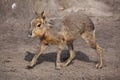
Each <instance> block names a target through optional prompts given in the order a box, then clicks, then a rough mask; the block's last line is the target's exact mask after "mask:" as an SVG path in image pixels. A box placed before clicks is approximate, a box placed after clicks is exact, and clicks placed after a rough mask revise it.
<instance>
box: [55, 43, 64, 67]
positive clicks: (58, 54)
mask: <svg viewBox="0 0 120 80" xmlns="http://www.w3.org/2000/svg"><path fill="white" fill-rule="evenodd" d="M62 49H63V46H62V45H58V51H57V59H56V69H61V67H62V66H61V65H62V63H61V61H60V58H61V53H62Z"/></svg>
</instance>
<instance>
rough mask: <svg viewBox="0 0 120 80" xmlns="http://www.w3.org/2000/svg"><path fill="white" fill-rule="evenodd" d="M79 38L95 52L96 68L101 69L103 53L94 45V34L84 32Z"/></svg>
mask: <svg viewBox="0 0 120 80" xmlns="http://www.w3.org/2000/svg"><path fill="white" fill-rule="evenodd" d="M81 36H82V38H83V39H84V40H85V42H86V43H87V44H88V45H89V46H90V47H91V48H93V49H95V50H96V51H97V54H98V63H97V64H96V68H102V67H103V60H102V54H103V51H102V48H101V47H100V46H99V45H98V44H97V43H96V38H95V33H94V32H84V33H83V34H82V35H81Z"/></svg>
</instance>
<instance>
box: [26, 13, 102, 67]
mask: <svg viewBox="0 0 120 80" xmlns="http://www.w3.org/2000/svg"><path fill="white" fill-rule="evenodd" d="M29 34H30V37H39V38H40V42H41V44H40V48H39V51H38V53H36V54H35V56H34V57H33V59H32V61H31V62H30V64H29V65H28V66H27V67H28V68H32V67H33V66H35V64H36V61H37V59H38V57H39V56H40V55H41V54H42V53H43V52H44V50H45V49H46V47H48V45H57V47H58V50H57V58H56V69H61V68H63V67H66V66H67V65H68V64H69V63H70V62H71V61H72V60H73V59H74V57H75V51H74V46H73V42H74V40H76V39H77V38H79V37H82V39H83V40H85V42H86V43H87V44H88V46H90V47H91V48H93V49H95V50H96V51H97V54H98V63H97V64H96V68H102V67H103V60H102V53H103V51H102V48H101V47H100V46H99V45H98V44H97V42H96V37H95V27H94V24H93V22H92V20H91V19H90V18H89V17H88V16H87V15H85V14H83V13H80V12H73V13H70V14H68V15H66V16H64V17H63V18H60V19H58V18H56V19H51V20H49V21H47V20H46V16H45V12H44V11H43V12H42V13H41V14H40V15H38V16H37V17H36V18H34V19H33V20H32V21H31V28H30V33H29ZM64 45H67V47H68V49H69V53H70V57H69V58H68V59H67V60H66V61H65V62H61V60H60V58H61V52H62V50H63V46H64ZM93 55H94V54H93Z"/></svg>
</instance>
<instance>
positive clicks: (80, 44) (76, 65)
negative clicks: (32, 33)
mask: <svg viewBox="0 0 120 80" xmlns="http://www.w3.org/2000/svg"><path fill="white" fill-rule="evenodd" d="M14 1H15V0H14ZM66 1H67V0H66ZM71 1H72V0H71ZM85 1H86V0H85ZM95 1H98V2H99V1H101V2H102V3H104V4H105V5H107V8H109V13H108V12H105V13H102V12H101V13H100V12H98V11H96V10H97V9H95V8H93V9H91V10H90V11H91V12H93V13H91V14H89V16H90V17H91V19H92V20H93V22H94V24H95V28H96V37H97V42H98V43H99V44H100V45H101V46H102V47H103V51H104V53H103V60H104V68H102V69H96V68H95V63H96V62H97V54H96V52H95V51H94V50H93V49H91V48H89V47H88V46H87V45H86V43H85V42H84V41H83V40H82V39H81V38H79V39H77V40H76V41H75V42H74V47H75V51H76V57H75V59H74V60H73V61H72V63H71V64H70V65H69V66H68V67H66V68H63V69H61V70H56V69H55V60H56V50H57V49H56V46H50V47H49V48H47V49H46V51H45V52H44V53H43V54H42V55H41V56H40V57H39V59H38V62H37V65H36V66H35V67H34V68H33V69H31V70H28V69H26V66H27V65H28V64H29V62H30V61H31V59H32V57H33V56H34V54H35V53H36V52H37V50H38V49H39V44H40V42H39V39H37V38H36V39H35V38H33V39H31V38H28V37H27V34H28V26H29V22H30V18H29V19H25V18H26V17H25V16H24V17H25V18H23V17H18V15H16V14H12V15H11V16H9V17H8V16H7V15H5V14H4V13H3V12H1V11H0V13H2V15H3V16H2V17H1V18H3V19H1V22H0V80H120V43H119V41H120V6H119V5H120V1H119V0H105V1H104V0H95ZM101 2H100V3H101ZM61 3H62V2H61ZM94 6H95V5H94ZM96 6H99V5H96ZM65 7H66V6H65ZM72 9H74V7H72V8H68V9H65V10H64V11H68V12H69V10H72ZM76 9H77V8H76ZM64 11H63V12H64ZM97 12H98V14H97ZM61 13H62V12H61ZM94 14H96V15H94ZM6 16H7V17H6ZM27 16H28V15H27ZM4 17H5V18H4ZM26 20H27V21H26ZM67 57H68V51H67V48H66V46H65V50H64V51H63V52H62V60H65V59H66V58H67Z"/></svg>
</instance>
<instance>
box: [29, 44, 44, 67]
mask: <svg viewBox="0 0 120 80" xmlns="http://www.w3.org/2000/svg"><path fill="white" fill-rule="evenodd" d="M45 48H46V45H45V44H44V43H41V46H40V49H39V51H38V53H37V54H35V56H34V57H33V59H32V61H31V62H30V64H29V65H28V66H27V68H28V69H30V68H33V67H34V66H35V64H36V61H37V59H38V57H39V56H40V55H41V54H42V52H43V50H44V49H45Z"/></svg>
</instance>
